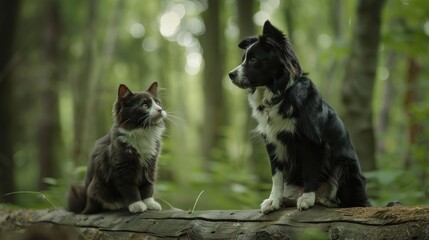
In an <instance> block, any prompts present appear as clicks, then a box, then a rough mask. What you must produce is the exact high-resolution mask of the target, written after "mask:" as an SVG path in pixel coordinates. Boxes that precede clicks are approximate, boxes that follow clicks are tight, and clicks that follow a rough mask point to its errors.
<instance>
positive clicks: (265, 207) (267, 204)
mask: <svg viewBox="0 0 429 240" xmlns="http://www.w3.org/2000/svg"><path fill="white" fill-rule="evenodd" d="M280 204H281V198H271V197H270V198H268V199H265V200H264V201H263V202H262V203H261V212H262V213H269V212H272V211H274V210H277V209H279V208H280Z"/></svg>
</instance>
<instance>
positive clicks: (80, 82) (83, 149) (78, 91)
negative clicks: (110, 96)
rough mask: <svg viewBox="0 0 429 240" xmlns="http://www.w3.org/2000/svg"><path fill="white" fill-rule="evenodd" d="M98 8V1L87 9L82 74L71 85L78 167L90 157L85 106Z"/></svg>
mask: <svg viewBox="0 0 429 240" xmlns="http://www.w3.org/2000/svg"><path fill="white" fill-rule="evenodd" d="M97 6H98V0H89V1H88V8H87V22H86V28H85V32H84V35H83V41H84V49H83V56H82V59H81V60H80V61H81V62H82V65H81V69H82V71H81V73H80V74H79V75H80V76H79V77H78V78H77V79H76V81H73V82H72V83H71V85H72V89H73V90H72V92H73V118H74V119H73V153H72V155H73V160H74V161H75V163H76V164H77V165H82V164H85V163H86V161H87V159H88V156H89V152H88V151H89V149H91V147H92V145H91V146H88V145H89V143H87V142H84V136H85V131H90V129H84V126H85V121H86V117H85V111H86V108H85V105H86V99H87V97H88V95H89V87H88V86H89V78H90V76H91V69H92V67H93V62H94V58H95V46H96V44H95V43H96V36H97V34H96V33H97V28H96V24H97V21H96V20H97V16H98V15H97V13H98V12H97Z"/></svg>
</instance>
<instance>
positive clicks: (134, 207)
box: [128, 201, 147, 213]
mask: <svg viewBox="0 0 429 240" xmlns="http://www.w3.org/2000/svg"><path fill="white" fill-rule="evenodd" d="M146 209H147V206H146V204H144V202H142V201H137V202H134V203H131V204H130V205H128V210H129V211H130V212H132V213H140V212H144V211H146Z"/></svg>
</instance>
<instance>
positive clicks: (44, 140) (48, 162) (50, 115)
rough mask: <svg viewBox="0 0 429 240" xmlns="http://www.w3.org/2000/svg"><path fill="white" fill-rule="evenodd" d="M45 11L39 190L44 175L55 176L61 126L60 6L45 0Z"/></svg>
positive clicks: (39, 131) (39, 136) (58, 173)
mask: <svg viewBox="0 0 429 240" xmlns="http://www.w3.org/2000/svg"><path fill="white" fill-rule="evenodd" d="M46 9H47V12H46V24H45V26H46V30H45V31H46V32H45V58H46V60H47V65H48V72H47V76H46V78H45V81H43V82H42V84H43V88H42V89H43V90H42V93H41V95H42V106H41V107H42V109H41V116H40V120H39V130H38V136H37V138H38V150H39V164H40V173H39V189H45V188H46V187H47V186H46V183H45V182H44V178H45V177H53V178H55V177H59V176H60V168H59V163H58V161H59V156H60V154H59V152H60V149H61V126H60V114H59V96H58V92H59V82H60V80H61V78H62V77H63V76H62V69H61V60H62V58H61V56H60V52H61V49H60V36H61V19H60V6H59V3H58V2H57V1H55V0H51V1H48V3H47V8H46Z"/></svg>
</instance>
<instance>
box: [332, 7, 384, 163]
mask: <svg viewBox="0 0 429 240" xmlns="http://www.w3.org/2000/svg"><path fill="white" fill-rule="evenodd" d="M383 3H384V1H383V0H378V1H373V0H360V1H359V2H358V5H357V18H356V23H355V26H354V33H353V39H352V45H351V53H350V56H349V58H348V61H347V64H346V70H345V71H346V72H345V77H344V83H343V89H342V93H341V94H342V101H343V104H344V116H343V119H344V123H345V125H346V127H347V129H348V131H349V133H350V137H351V139H352V141H353V143H354V146H355V149H356V152H357V154H358V156H359V159H360V162H361V166H362V169H363V170H364V171H371V170H375V169H376V163H375V139H374V128H373V124H372V97H373V89H374V79H375V71H376V67H377V56H378V46H379V43H380V27H381V12H382V11H381V10H382V8H383Z"/></svg>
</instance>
